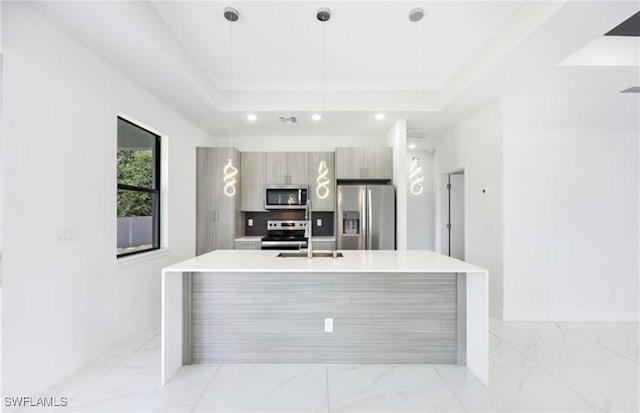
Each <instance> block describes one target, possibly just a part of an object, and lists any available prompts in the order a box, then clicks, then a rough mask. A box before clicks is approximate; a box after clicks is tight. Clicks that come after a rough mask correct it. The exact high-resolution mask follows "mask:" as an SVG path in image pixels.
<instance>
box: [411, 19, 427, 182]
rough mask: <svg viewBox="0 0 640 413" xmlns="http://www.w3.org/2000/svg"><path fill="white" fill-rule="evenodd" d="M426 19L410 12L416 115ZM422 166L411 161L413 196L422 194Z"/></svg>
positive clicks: (417, 159) (417, 162) (413, 159)
mask: <svg viewBox="0 0 640 413" xmlns="http://www.w3.org/2000/svg"><path fill="white" fill-rule="evenodd" d="M423 17H424V9H422V8H421V7H416V8H415V9H413V10H411V11H410V12H409V21H411V22H412V23H413V24H414V25H415V39H414V44H413V112H414V115H415V114H416V112H417V111H418V22H419V21H420V20H422V18H423ZM420 172H422V165H421V164H420V158H418V157H417V156H414V157H413V158H412V159H411V167H410V168H409V184H410V191H411V193H412V194H413V195H420V194H421V193H422V190H423V187H422V181H424V177H423V176H422V175H421V174H420Z"/></svg>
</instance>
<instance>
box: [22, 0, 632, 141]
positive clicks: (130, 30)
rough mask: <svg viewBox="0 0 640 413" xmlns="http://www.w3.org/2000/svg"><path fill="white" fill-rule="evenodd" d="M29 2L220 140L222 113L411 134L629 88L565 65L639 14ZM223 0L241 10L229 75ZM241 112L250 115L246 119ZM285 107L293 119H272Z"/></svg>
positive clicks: (527, 5)
mask: <svg viewBox="0 0 640 413" xmlns="http://www.w3.org/2000/svg"><path fill="white" fill-rule="evenodd" d="M31 4H32V5H33V6H34V8H35V9H36V10H38V11H40V12H41V13H42V14H43V15H45V16H46V17H48V18H50V19H51V20H52V21H53V22H54V23H55V24H57V25H58V26H59V27H61V28H62V29H63V30H65V31H67V32H68V33H70V34H71V35H72V36H73V37H74V38H75V39H77V40H78V41H80V42H82V43H83V44H85V45H86V46H87V47H88V48H90V49H91V50H93V51H94V52H95V53H96V54H98V55H100V56H101V57H103V58H104V59H105V60H106V61H107V62H109V63H110V64H112V65H113V66H115V67H116V68H118V69H119V70H121V71H122V72H124V73H125V74H126V75H128V76H129V77H130V78H132V79H133V80H135V81H136V82H138V83H139V84H140V85H141V86H142V87H144V88H146V89H147V90H149V91H150V92H151V93H153V94H155V95H156V96H158V97H159V98H160V99H162V100H163V101H165V102H166V103H167V104H168V105H169V106H171V107H173V108H174V109H175V110H177V111H178V112H180V113H182V114H183V115H185V116H186V117H187V118H189V119H191V120H192V121H193V122H194V123H196V124H198V125H199V126H200V127H201V128H203V129H204V130H207V131H209V132H210V133H212V134H214V135H223V136H224V135H226V134H227V126H228V122H229V121H230V120H231V122H232V127H233V131H234V134H237V135H248V136H251V135H255V136H303V135H307V136H327V135H332V136H381V135H383V134H384V133H385V132H386V130H387V129H388V128H389V126H390V124H391V123H392V122H393V121H394V120H395V119H397V118H398V117H400V116H403V117H406V118H408V123H409V127H410V128H411V129H412V136H415V137H420V136H425V135H428V134H430V133H432V132H434V131H437V130H439V129H442V128H444V127H447V126H449V125H451V124H453V123H454V122H456V121H458V120H460V119H461V118H463V117H464V116H467V115H468V114H470V113H471V112H472V111H474V110H477V109H478V108H479V107H480V106H482V105H484V104H487V103H489V102H491V101H493V100H495V99H498V98H499V97H501V96H506V95H509V94H513V93H534V94H535V93H551V94H554V93H570V94H575V93H618V92H619V90H621V86H622V85H625V87H629V86H634V85H637V83H638V66H637V65H635V66H632V67H629V66H628V65H623V66H620V65H618V66H606V67H605V66H602V65H598V66H595V67H594V66H593V65H590V66H589V67H586V66H583V65H580V63H578V64H577V65H576V64H575V62H576V60H574V61H573V64H574V65H572V66H569V65H567V64H566V62H565V64H564V65H560V63H562V62H563V61H565V60H567V58H569V57H570V56H573V55H574V54H575V53H576V52H579V51H580V50H581V49H585V48H586V49H585V50H588V48H587V45H589V44H590V43H592V42H597V41H598V40H599V39H601V38H602V34H603V33H605V32H607V31H608V30H610V29H611V28H613V27H614V26H616V25H617V24H618V23H620V22H621V21H623V20H625V19H626V18H627V17H629V16H631V15H632V14H633V13H635V12H636V11H638V9H639V8H640V6H639V4H638V3H637V1H633V0H632V1H626V2H612V1H607V0H603V1H590V2H573V1H569V2H565V1H550V2H540V1H531V2H526V1H513V2H503V1H472V2H460V1H455V0H454V1H430V2H405V1H339V2H338V1H327V2H317V1H285V2H282V1H281V2H273V1H251V2H248V1H247V2H244V1H230V2H220V1H210V2H199V1H180V2H178V1H176V2H170V1H167V2H165V1H153V2H60V1H47V2H33V3H31ZM228 5H230V6H233V7H236V8H237V9H238V10H239V11H240V20H239V21H238V22H236V23H234V24H233V27H232V29H233V52H234V60H233V71H232V73H231V74H230V72H229V61H228V56H229V34H230V33H229V30H230V27H229V23H228V22H227V21H226V20H224V18H223V16H222V10H223V9H224V7H225V6H228ZM320 6H328V7H330V8H331V9H332V11H333V16H332V18H331V20H330V21H329V22H327V23H325V26H324V27H325V52H326V55H325V65H326V66H325V67H326V70H325V89H326V90H325V93H324V95H325V99H324V101H325V104H324V105H325V106H324V107H325V112H324V117H323V119H322V121H320V122H313V121H311V120H310V115H311V113H313V112H317V111H319V110H320V109H321V107H322V103H321V102H322V92H321V88H320V85H321V81H320V79H321V74H322V73H321V70H320V45H321V37H320V36H321V23H319V22H318V21H317V20H316V19H315V10H316V9H317V8H318V7H320ZM417 6H420V7H423V8H424V9H425V11H426V16H425V18H424V19H423V20H422V21H421V22H420V23H418V35H419V41H418V45H419V50H418V79H417V80H418V87H419V91H418V94H417V100H416V94H415V93H414V90H413V87H414V65H413V62H414V46H415V42H414V41H415V34H416V33H415V29H416V26H415V24H414V23H411V22H410V21H409V20H408V13H409V10H411V9H412V8H413V7H417ZM634 40H635V41H636V44H637V40H638V39H634ZM632 42H633V40H632ZM600 43H602V42H600ZM596 46H597V43H596ZM632 47H633V46H632ZM596 49H597V47H596ZM596 49H593V50H596ZM577 56H579V54H578V55H577ZM568 62H571V60H568ZM378 111H384V112H386V113H387V117H386V119H385V120H384V121H382V122H378V121H375V120H374V119H373V114H374V113H375V112H378ZM248 112H252V113H256V114H258V116H259V120H258V121H257V122H255V123H250V122H248V121H247V120H246V114H247V113H248ZM289 114H294V115H297V116H298V117H299V123H298V124H297V125H285V124H282V123H280V122H279V121H278V120H277V117H278V116H280V115H289Z"/></svg>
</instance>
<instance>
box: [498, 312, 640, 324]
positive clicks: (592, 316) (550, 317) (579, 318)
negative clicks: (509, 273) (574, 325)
mask: <svg viewBox="0 0 640 413" xmlns="http://www.w3.org/2000/svg"><path fill="white" fill-rule="evenodd" d="M503 320H504V321H540V322H543V321H547V322H553V321H562V322H609V323H637V322H640V315H639V314H638V312H637V311H561V310H552V311H530V310H508V309H505V310H504V311H503Z"/></svg>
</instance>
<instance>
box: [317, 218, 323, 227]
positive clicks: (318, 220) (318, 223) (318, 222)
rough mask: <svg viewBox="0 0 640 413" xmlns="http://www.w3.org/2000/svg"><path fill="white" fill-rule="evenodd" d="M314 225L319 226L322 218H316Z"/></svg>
mask: <svg viewBox="0 0 640 413" xmlns="http://www.w3.org/2000/svg"><path fill="white" fill-rule="evenodd" d="M316 226H317V227H321V226H322V220H321V219H316Z"/></svg>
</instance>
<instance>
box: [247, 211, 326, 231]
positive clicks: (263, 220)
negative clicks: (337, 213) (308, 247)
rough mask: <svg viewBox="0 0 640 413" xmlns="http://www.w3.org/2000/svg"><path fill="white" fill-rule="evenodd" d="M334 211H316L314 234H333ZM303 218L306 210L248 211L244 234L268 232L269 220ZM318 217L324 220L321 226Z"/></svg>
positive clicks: (313, 216)
mask: <svg viewBox="0 0 640 413" xmlns="http://www.w3.org/2000/svg"><path fill="white" fill-rule="evenodd" d="M333 216H334V213H333V212H314V213H313V214H312V218H313V236H319V237H328V236H333V235H334V231H333ZM249 219H253V226H252V227H250V226H249ZM275 219H277V220H303V219H304V210H302V209H300V210H293V211H267V212H246V213H245V214H244V230H245V232H244V234H245V235H246V236H249V237H250V236H259V235H266V234H267V221H269V220H275ZM318 219H321V220H322V226H321V227H319V226H318V225H317V224H318Z"/></svg>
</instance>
